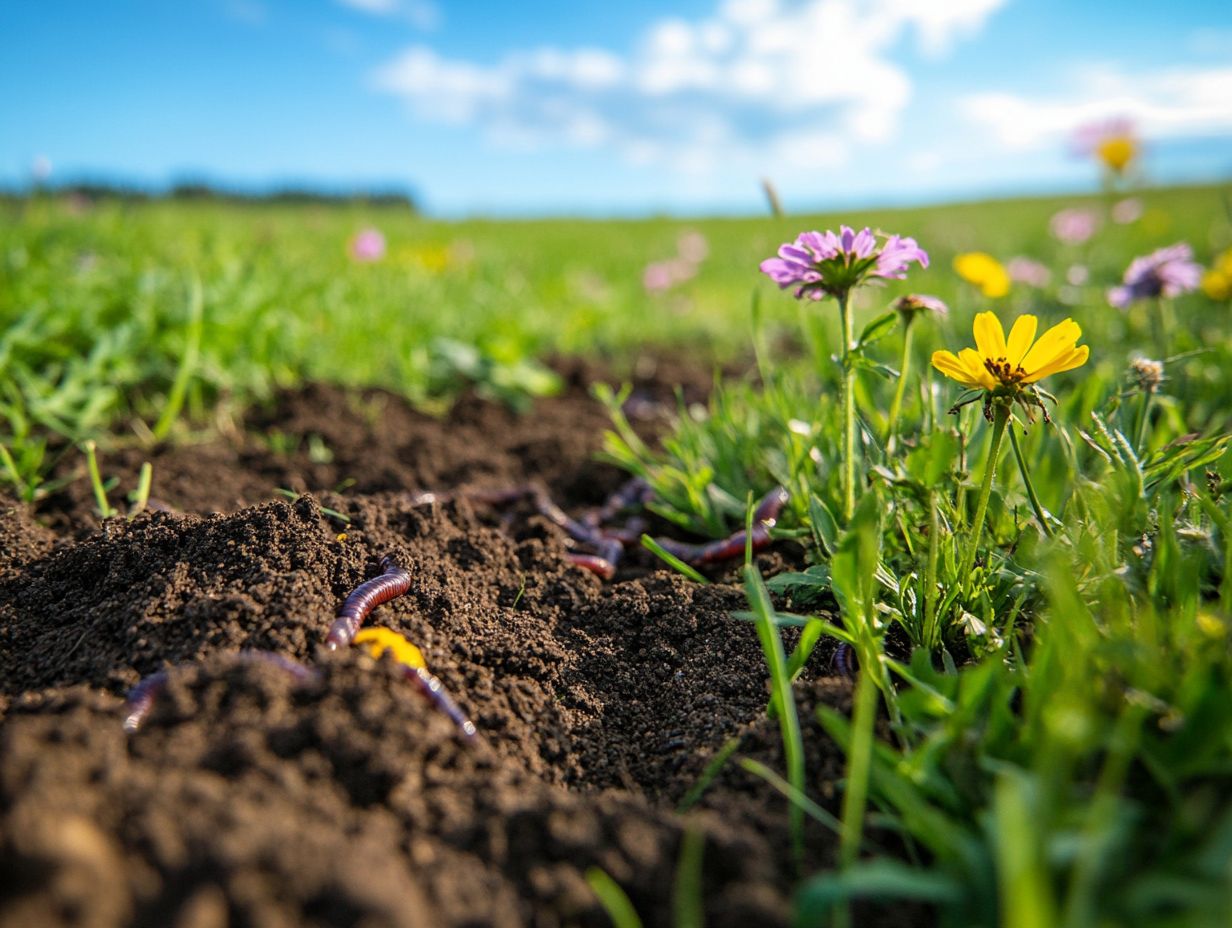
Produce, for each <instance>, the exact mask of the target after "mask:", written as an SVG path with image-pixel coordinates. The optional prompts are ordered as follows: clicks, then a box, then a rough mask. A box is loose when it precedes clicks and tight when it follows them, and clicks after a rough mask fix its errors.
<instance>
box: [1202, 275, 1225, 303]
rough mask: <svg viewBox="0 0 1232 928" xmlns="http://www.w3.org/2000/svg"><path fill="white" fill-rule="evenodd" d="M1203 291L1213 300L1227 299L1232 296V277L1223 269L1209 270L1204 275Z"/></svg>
mask: <svg viewBox="0 0 1232 928" xmlns="http://www.w3.org/2000/svg"><path fill="white" fill-rule="evenodd" d="M1202 292H1203V293H1205V294H1206V295H1207V296H1209V297H1210V298H1211V299H1212V300H1226V299H1227V298H1228V297H1230V296H1232V277H1228V275H1227V274H1225V273H1224V272H1223V271H1207V272H1206V273H1205V274H1203V275H1202Z"/></svg>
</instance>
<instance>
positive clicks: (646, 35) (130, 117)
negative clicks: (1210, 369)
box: [0, 0, 1232, 215]
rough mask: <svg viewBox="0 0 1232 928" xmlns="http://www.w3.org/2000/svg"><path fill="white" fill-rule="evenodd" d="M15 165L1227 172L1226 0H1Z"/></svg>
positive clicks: (997, 184)
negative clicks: (1132, 133)
mask: <svg viewBox="0 0 1232 928" xmlns="http://www.w3.org/2000/svg"><path fill="white" fill-rule="evenodd" d="M0 87H2V88H3V90H4V92H3V94H2V95H0V183H3V184H6V185H9V186H13V185H18V184H23V183H26V182H27V181H28V180H29V178H30V177H31V174H32V171H33V170H34V169H35V165H36V164H43V165H44V166H46V165H50V168H51V177H52V179H53V180H69V179H76V178H80V177H85V176H88V177H107V178H113V179H123V180H127V181H131V182H136V183H142V184H150V185H160V184H165V183H168V182H170V181H172V180H175V179H178V178H184V177H193V178H200V177H205V178H209V179H211V180H214V181H215V182H218V183H222V184H231V185H237V186H249V187H262V186H269V185H274V184H282V183H288V182H297V183H311V184H318V185H323V186H327V187H336V188H350V187H362V186H389V185H399V186H406V187H408V188H410V189H411V190H412V191H413V192H414V193H415V195H416V196H417V198H418V199H419V200H420V201H421V202H422V203H423V205H424V206H425V207H426V208H427V209H428V210H429V211H431V212H433V213H437V214H442V215H460V214H469V213H493V214H541V213H588V214H606V213H616V214H639V213H650V212H676V213H690V212H706V213H716V212H718V213H722V212H750V211H757V210H761V209H763V208H764V204H763V202H762V196H761V192H760V188H759V182H760V178H762V177H769V178H772V179H773V180H774V182H775V183H776V185H777V186H778V188H779V190H780V193H781V195H782V197H783V199H784V200H785V202H786V203H787V204H788V206H789V207H791V208H793V209H804V208H808V207H827V206H849V205H856V204H862V203H896V202H904V203H906V202H921V201H929V200H938V199H947V198H953V197H975V196H980V195H984V194H989V193H1012V192H1017V191H1045V190H1072V189H1082V188H1084V187H1090V186H1091V185H1092V184H1093V183H1094V179H1095V170H1094V168H1093V166H1092V165H1091V164H1090V163H1088V162H1085V161H1083V160H1082V159H1080V158H1076V157H1075V156H1074V155H1073V154H1072V152H1070V151H1069V150H1068V149H1069V145H1068V139H1069V137H1070V135H1071V133H1072V131H1073V129H1074V128H1075V127H1076V126H1077V125H1079V124H1081V123H1084V122H1090V121H1092V120H1101V119H1107V118H1111V117H1117V116H1125V117H1129V118H1131V119H1133V120H1134V121H1135V123H1136V125H1137V126H1138V130H1139V132H1140V134H1141V136H1142V138H1143V140H1144V143H1145V158H1144V161H1143V169H1144V171H1145V173H1146V175H1147V176H1148V177H1149V178H1151V179H1153V180H1158V181H1175V180H1181V181H1184V180H1205V179H1213V178H1228V177H1232V14H1229V13H1228V12H1227V10H1226V4H1222V3H1216V2H1209V3H1208V2H1192V3H1171V4H1159V3H1151V4H1145V3H1141V4H1140V3H1134V2H1106V0H1091V2H1082V3H1074V2H1062V0H944V2H921V0H709V2H703V0H687V2H681V3H652V2H643V0H626V2H624V3H620V4H613V3H605V4H579V3H576V2H571V3H564V2H559V0H553V2H531V0H524V2H520V3H510V2H508V0H505V2H500V3H495V2H492V3H489V2H486V0H470V2H466V3H446V2H444V0H196V2H190V0H107V2H98V0H41V2H38V3H7V4H4V5H3V7H0Z"/></svg>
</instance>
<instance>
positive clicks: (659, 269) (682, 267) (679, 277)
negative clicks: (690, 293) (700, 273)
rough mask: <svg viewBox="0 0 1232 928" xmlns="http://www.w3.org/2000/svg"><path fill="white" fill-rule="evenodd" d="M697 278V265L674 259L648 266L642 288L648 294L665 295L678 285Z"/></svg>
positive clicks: (643, 274) (644, 273)
mask: <svg viewBox="0 0 1232 928" xmlns="http://www.w3.org/2000/svg"><path fill="white" fill-rule="evenodd" d="M695 276H697V265H695V264H690V263H689V262H688V261H682V260H680V259H679V258H673V259H671V260H670V261H655V262H653V263H651V264H647V265H646V270H645V271H643V272H642V286H643V287H645V288H646V292H647V293H663V292H665V291H667V290H670V289H671V288H672V287H674V286H676V285H677V284H682V283H684V282H685V281H686V280H691V279H692V278H693V277H695Z"/></svg>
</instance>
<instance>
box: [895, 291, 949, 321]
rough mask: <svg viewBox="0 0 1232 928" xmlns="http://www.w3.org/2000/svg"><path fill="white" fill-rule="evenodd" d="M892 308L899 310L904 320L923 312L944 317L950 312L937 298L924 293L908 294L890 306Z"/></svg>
mask: <svg viewBox="0 0 1232 928" xmlns="http://www.w3.org/2000/svg"><path fill="white" fill-rule="evenodd" d="M890 308H891V309H896V310H898V312H899V313H900V314H901V315H902V316H903V317H904V318H912V317H914V316H915V315H916V314H917V313H922V312H930V313H936V314H937V315H938V316H944V315H946V314H947V313H948V312H949V311H950V308H949V307H948V306H946V305H945V303H943V302H942V301H941V300H939V299H937V297H935V296H928V295H927V294H924V293H908V294H907V295H906V296H900V297H899V298H898V299H897V300H895V301H894V302H893V303H891V304H890Z"/></svg>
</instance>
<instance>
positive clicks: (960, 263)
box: [954, 251, 1010, 299]
mask: <svg viewBox="0 0 1232 928" xmlns="http://www.w3.org/2000/svg"><path fill="white" fill-rule="evenodd" d="M954 270H955V272H957V274H958V276H959V277H961V278H962V279H963V280H965V281H966V282H967V283H969V284H972V285H974V286H975V287H977V288H979V291H980V292H981V293H983V294H984V296H986V297H989V298H990V299H996V298H997V297H1002V296H1005V295H1006V294H1007V293H1009V292H1010V275H1009V274H1008V273H1007V272H1006V270H1005V268H1004V267H1003V266H1002V265H1001V262H1000V261H998V260H997V259H996V258H994V257H993V256H992V255H990V254H986V253H984V252H982V251H968V252H966V253H965V254H961V255H958V256H957V257H956V258H955V259H954Z"/></svg>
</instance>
